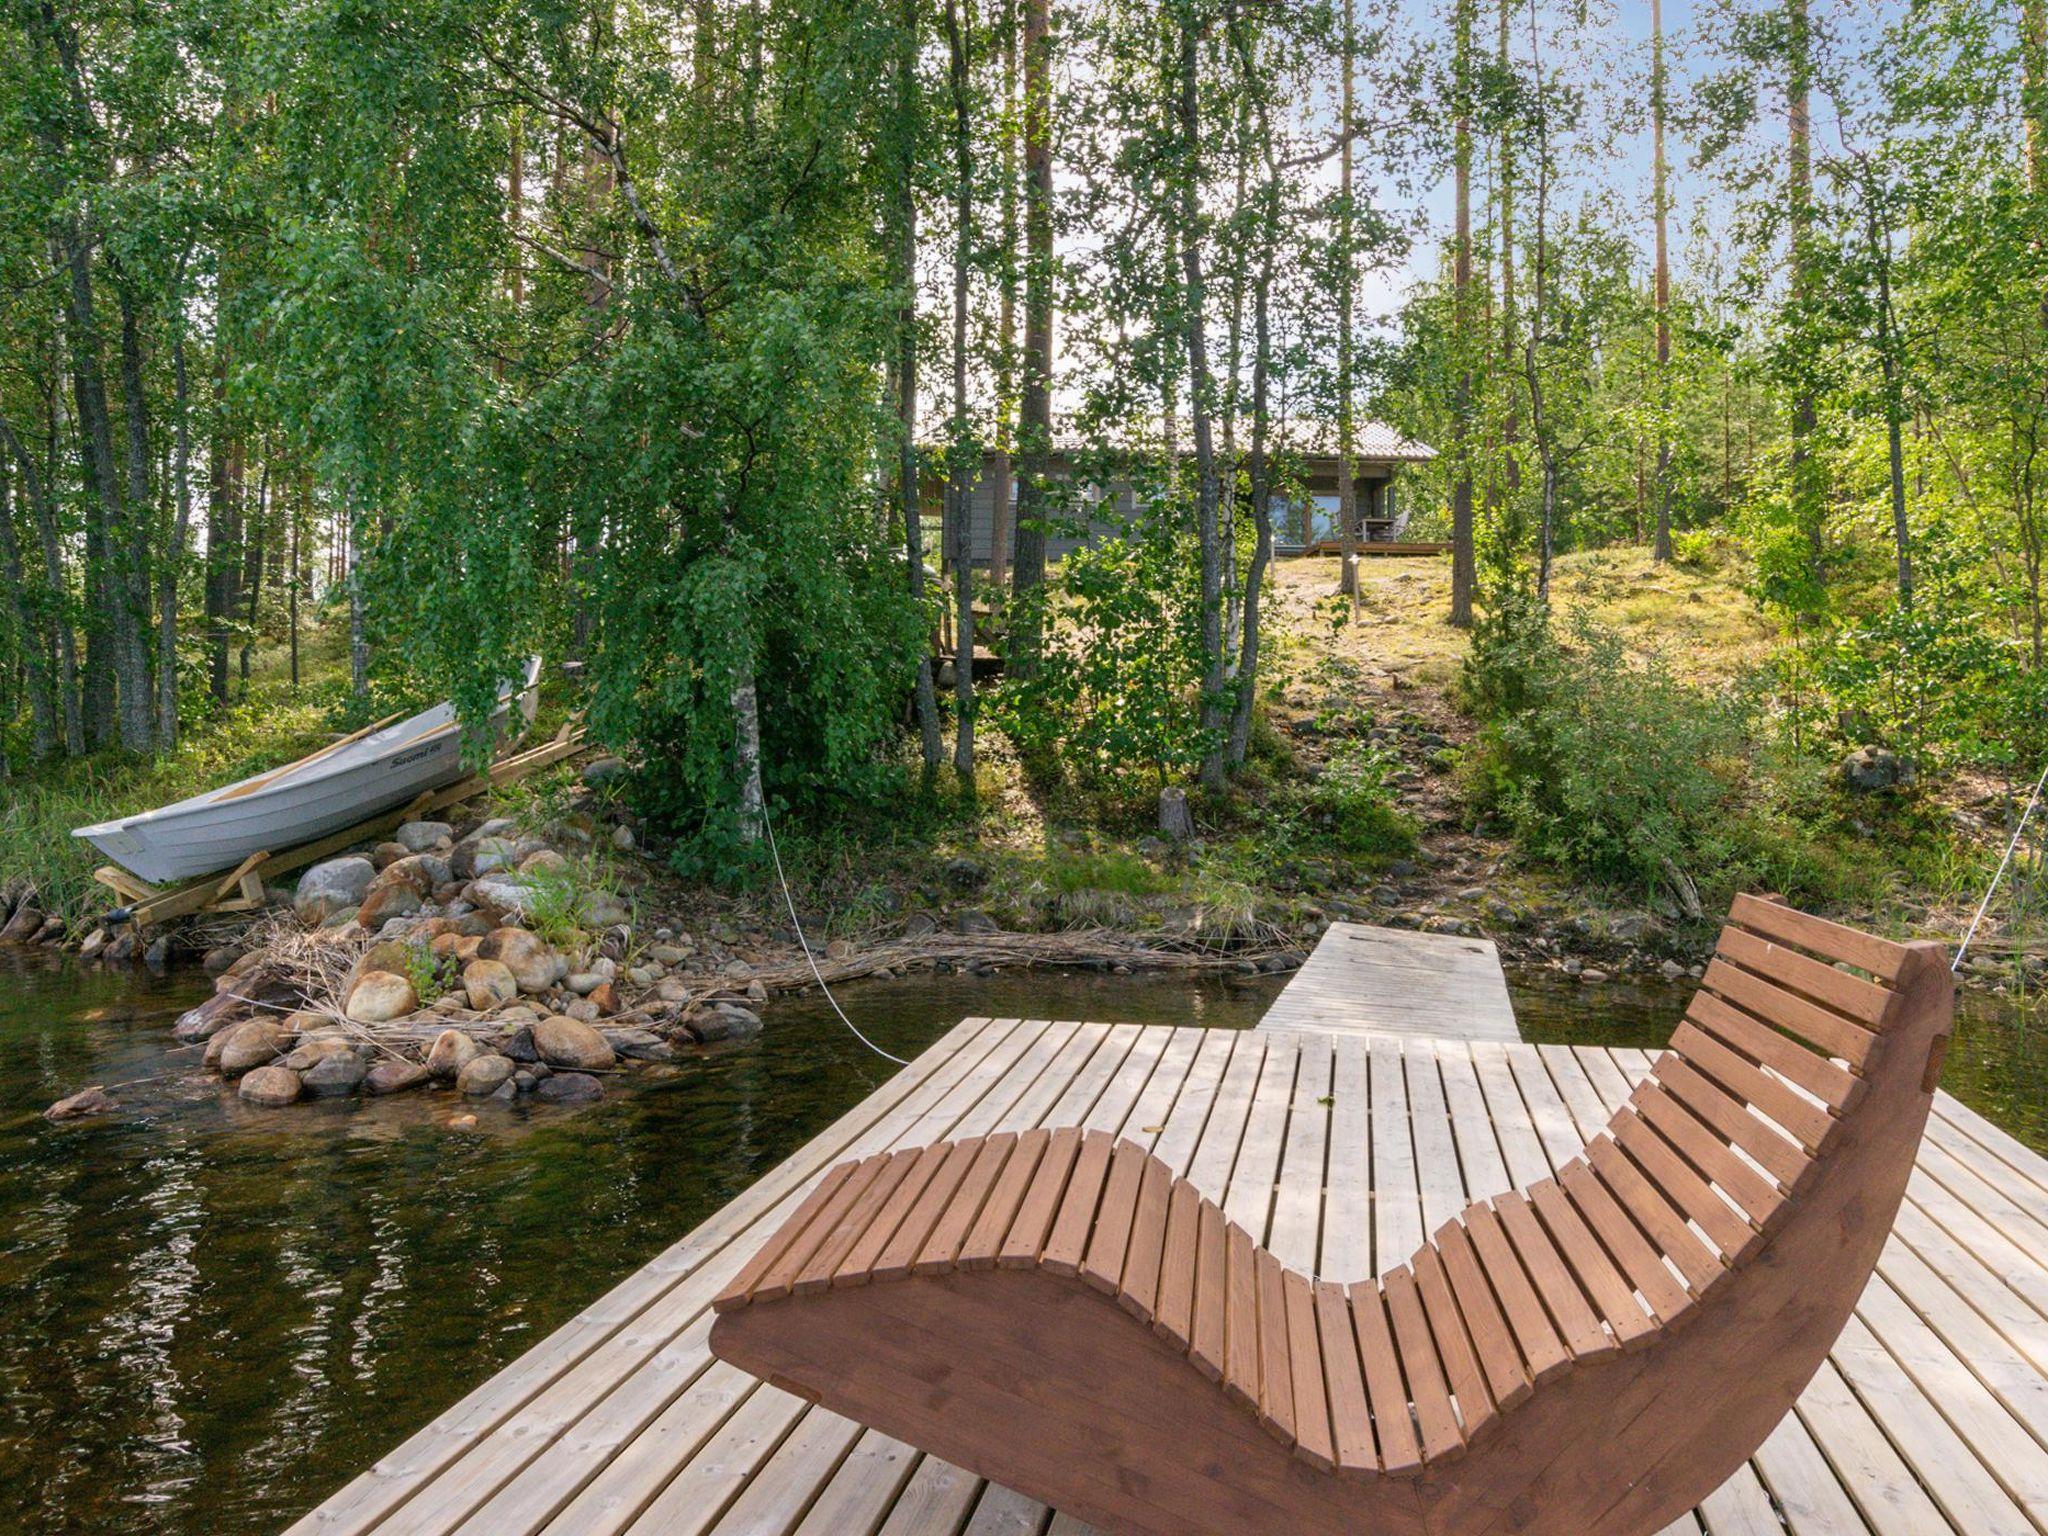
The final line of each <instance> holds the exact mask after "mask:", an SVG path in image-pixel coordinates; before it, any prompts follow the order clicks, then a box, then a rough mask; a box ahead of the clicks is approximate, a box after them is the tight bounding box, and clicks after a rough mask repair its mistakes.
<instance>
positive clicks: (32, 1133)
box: [0, 953, 2048, 1536]
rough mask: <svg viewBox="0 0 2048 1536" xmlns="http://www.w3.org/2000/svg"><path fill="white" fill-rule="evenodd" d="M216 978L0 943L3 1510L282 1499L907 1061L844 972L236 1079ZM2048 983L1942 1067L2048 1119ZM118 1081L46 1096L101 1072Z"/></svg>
mask: <svg viewBox="0 0 2048 1536" xmlns="http://www.w3.org/2000/svg"><path fill="white" fill-rule="evenodd" d="M208 990H209V987H208V984H207V983H206V982H205V981H204V980H203V979H202V978H196V977H183V978H177V977H174V978H170V979H153V978H149V977H147V976H146V975H144V974H142V973H139V972H138V973H132V974H131V973H121V974H113V973H107V972H96V971H88V970H81V969H78V968H75V967H70V966H66V965H62V964H59V963H57V962H49V963H48V964H47V965H45V964H44V963H43V962H41V961H40V960H33V959H32V960H29V961H26V962H24V961H23V960H21V959H20V958H19V957H16V958H14V959H9V958H8V957H6V956H5V955H4V953H0V1061H4V1062H5V1063H6V1064H7V1068H8V1070H7V1071H6V1072H5V1074H4V1075H0V1307H4V1312H0V1316H4V1318H5V1324H6V1326H5V1331H4V1335H0V1394H4V1397H5V1403H6V1413H5V1416H4V1419H0V1531H6V1532H12V1531H35V1532H92V1533H95V1536H101V1533H130V1532H133V1533H142V1532H148V1533H194V1536H198V1533H204V1536H254V1533H269V1532H274V1531H277V1530H279V1529H280V1528H281V1527H283V1526H284V1525H285V1524H286V1523H288V1522H289V1521H290V1520H291V1519H293V1518H295V1517H296V1516H297V1515H299V1514H300V1513H302V1512H303V1511H304V1510H305V1509H307V1508H309V1507H310V1506H311V1505H313V1504H314V1503H316V1502H318V1501H319V1499H321V1498H322V1497H324V1496H325V1495H326V1494H327V1493H329V1492H331V1491H332V1490H333V1489H335V1488H337V1487H339V1486H340V1485H341V1484H342V1483H343V1482H345V1481H347V1480H348V1478H350V1477H351V1476H353V1475H354V1474H355V1473H356V1472H358V1471H360V1470H361V1469H362V1468H363V1467H365V1466H367V1465H368V1464H369V1463H370V1462H371V1461H372V1460H374V1459H375V1458H376V1457H377V1456H378V1455H379V1454H381V1453H382V1452H384V1451H386V1450H388V1449H389V1448H391V1447H392V1446H393V1445H395V1444H396V1443H397V1442H398V1441H399V1440H400V1439H402V1438H403V1437H404V1436H405V1435H406V1434H407V1433H409V1432H410V1431H411V1430H413V1429H415V1428H417V1427H418V1426H419V1425H421V1424H423V1423H425V1422H426V1421H427V1420H428V1419H430V1418H432V1417H433V1416H434V1415H435V1414H436V1413H437V1412H439V1411H440V1410H441V1409H442V1408H444V1407H446V1406H447V1405H448V1404H450V1403H452V1402H453V1401H455V1400H456V1399H457V1398H458V1397H460V1396H461V1395H462V1394H463V1393H465V1392H466V1391H468V1390H469V1389H470V1388H471V1387H472V1386H474V1385H476V1384H477V1383H478V1382H480V1381H482V1380H484V1379H485V1378H486V1377H488V1376H490V1375H491V1374H492V1373H493V1372H495V1371H496V1370H498V1369H499V1368H500V1367H502V1366H503V1365H505V1364H507V1363H508V1362H510V1361H511V1360H512V1359H513V1358H515V1357H516V1356H517V1355H519V1354H520V1353H521V1352H522V1351H524V1350H525V1349H526V1348H527V1347H528V1346H529V1345H531V1344H532V1343H533V1342H534V1341H535V1340H536V1339H538V1338H540V1337H542V1336H544V1335H545V1334H547V1333H548V1332H550V1331H552V1330H553V1329H554V1328H556V1327H558V1326H560V1325H561V1324H562V1323H563V1322H565V1321H567V1320H568V1318H569V1317H571V1316H572V1315H573V1314H574V1313H576V1312H577V1311H578V1310H580V1309H581V1308H582V1307H584V1306H585V1305H587V1304H588V1303H589V1302H590V1301H591V1300H593V1299H594V1298H595V1297H596V1296H598V1295H599V1294H600V1293H601V1292H603V1291H605V1290H606V1289H608V1288H609V1287H610V1286H611V1285H612V1284H614V1283H615V1282H616V1281H617V1280H619V1279H620V1278H621V1277H623V1276H624V1275H625V1274H626V1273H628V1272H629V1271H630V1270H632V1269H633V1268H635V1267H636V1266H638V1265H640V1264H642V1263H644V1262H646V1261H647V1260H648V1259H649V1258H651V1257H652V1256H653V1255H654V1254H656V1253H657V1252H659V1251H660V1250H661V1249H662V1248H663V1247H665V1246H667V1244H669V1243H670V1242H672V1241H674V1240H675V1239H676V1238H677V1237H679V1236H681V1235H682V1234H683V1233H684V1232H686V1231H688V1230H689V1229H690V1228H691V1227H693V1226H695V1225H696V1224H697V1223H698V1222H699V1221H701V1220H702V1219H703V1218H704V1217H706V1216H708V1215H709V1214H710V1213H711V1212H712V1211H714V1210H716V1209H717V1208H718V1207H719V1206H720V1205H722V1204H724V1203H725V1202H726V1201H728V1200H730V1199H731V1198H732V1197H733V1196H734V1195H736V1194H737V1193H739V1191H740V1190H741V1189H743V1188H744V1187H745V1186H746V1185H747V1184H749V1183H750V1182H752V1181H753V1180H754V1179H756V1178H758V1177H759V1176H760V1175H761V1174H762V1173H763V1172H765V1171H766V1170H767V1169H768V1168H769V1167H771V1166H773V1165H774V1164H775V1163H776V1162H778V1161H779V1160H781V1159H782V1158H783V1157H784V1156H786V1155H787V1154H788V1153H789V1152H791V1151H793V1150H794V1149H795V1148H796V1147H797V1146H798V1145H799V1144H801V1143H802V1142H803V1141H805V1140H806V1139H808V1138H809V1137H810V1136H811V1135H812V1134H813V1133H814V1132H816V1131H817V1130H819V1129H821V1128H822V1127H823V1126H824V1125H825V1124H826V1123H828V1122H829V1121H830V1120H832V1119H833V1118H835V1117H836V1116H837V1115H839V1114H840V1113H842V1112H843V1111H845V1110H846V1109H848V1108H850V1107H851V1106H852V1105H853V1104H854V1103H856V1102H857V1101H858V1100H859V1099H861V1098H862V1097H863V1096H865V1095H866V1094H867V1093H868V1092H869V1091H871V1090H872V1089H873V1088H874V1087H875V1086H876V1085H877V1084H878V1083H880V1082H881V1081H882V1079H883V1077H884V1076H885V1075H886V1073H887V1072H888V1071H889V1070H891V1069H890V1068H889V1067H888V1066H887V1064H886V1063H883V1062H881V1061H879V1060H877V1059H876V1058H875V1057H873V1056H871V1055H869V1054H868V1053H867V1052H866V1051H864V1050H863V1049H862V1048H861V1047H860V1046H859V1045H858V1044H857V1043H855V1042H854V1041H853V1040H852V1038H851V1037H850V1036H849V1035H848V1034H847V1033H846V1032H845V1030H844V1028H843V1027H842V1026H841V1025H840V1024H839V1023H838V1022H837V1021H836V1020H835V1019H833V1018H832V1016H831V1014H830V1013H829V1012H828V1011H827V1010H826V1009H825V1007H824V1005H823V1004H822V1002H816V1001H802V1000H793V1001H788V1002H783V1003H778V1004H777V1005H775V1007H774V1008H773V1009H772V1011H771V1012H770V1013H769V1015H768V1021H769V1027H768V1031H767V1033H766V1034H765V1035H764V1036H763V1037H762V1039H760V1040H758V1041H755V1042H751V1043H748V1044H745V1045H740V1046H735V1047H731V1048H726V1049H721V1050H718V1051H714V1052H709V1053H706V1054H704V1055H702V1056H700V1057H698V1058H696V1059H694V1060H692V1061H690V1062H688V1063H687V1064H684V1065H681V1066H678V1067H676V1068H674V1069H672V1070H667V1071H665V1072H664V1073H663V1074H662V1075H661V1076H659V1077H650V1078H642V1079H640V1080H638V1081H637V1082H636V1084H635V1085H634V1086H632V1087H630V1088H627V1089H625V1090H623V1091H620V1092H617V1093H615V1094H614V1095H613V1096H612V1097H611V1098H609V1099H608V1100H606V1101H605V1102H604V1103H602V1104H599V1105H596V1106H593V1107H590V1108H587V1109H582V1110H574V1111H571V1110H550V1109H547V1108H545V1107H540V1106H536V1107H534V1108H531V1109H525V1108H521V1109H512V1110H498V1109H495V1108H493V1109H490V1110H487V1111H486V1112H484V1113H482V1114H481V1115H480V1124H479V1127H478V1129H477V1130H475V1131H470V1132H457V1131H451V1130H449V1129H447V1127H446V1125H445V1123H444V1122H445V1121H446V1120H447V1118H448V1117H449V1114H450V1112H451V1101H450V1100H448V1099H447V1098H445V1097H435V1096H427V1095H416V1096H412V1097H410V1098H401V1099H397V1100H382V1101H375V1102H365V1103H358V1104H338V1105H317V1106H302V1107H300V1108H297V1109H294V1110H292V1111H289V1112H285V1113H263V1112H258V1111H250V1110H245V1109H244V1108H243V1106H242V1105H241V1104H240V1103H239V1101H237V1100H236V1099H234V1098H233V1097H232V1096H231V1095H229V1094H226V1093H224V1092H223V1091H222V1090H221V1088H220V1086H219V1085H218V1084H217V1083H216V1082H214V1081H213V1080H211V1079H209V1078H206V1077H202V1076H200V1075H199V1074H198V1073H197V1071H196V1063H194V1062H193V1057H194V1056H196V1054H197V1053H196V1052H191V1053H186V1054H184V1055H169V1056H167V1055H166V1051H165V1047H166V1045H167V1044H168V1036H167V1030H168V1028H169V1025H170V1022H171V1020H172V1019H173V1018H175V1017H176V1015H177V1014H178V1013H179V1012H180V1011H182V1010H183V1009H184V1008H185V1007H188V1006H190V1005H191V1003H192V1002H194V1001H196V1000H197V999H198V998H200V997H203V996H204V995H206V993H207V991H208ZM1275 990H1277V986H1276V984H1275V983H1272V982H1268V981H1260V982H1257V983H1253V984H1246V985H1240V984H1233V983H1226V982H1203V983H1195V982H1190V981H1187V980H1185V979H1159V978H1146V977H1135V976H1134V977H1113V976H1096V975H1081V976H1071V975H1058V974H1044V975H1031V976H1022V975H1007V976H999V977H991V978H969V977H920V978H914V979H908V980H903V981H897V982H888V983H870V984H867V985H864V986H860V987H850V988H847V989H845V991H844V993H843V996H844V998H845V1000H846V1001H847V1002H848V1005H849V1010H850V1011H852V1012H853V1013H854V1016H855V1017H856V1019H858V1021H859V1022H860V1023H861V1025H862V1027H863V1028H864V1029H867V1030H868V1031H869V1032H870V1033H871V1034H873V1035H874V1036H875V1038H876V1039H877V1040H878V1042H879V1043H881V1044H882V1045H884V1046H886V1047H887V1048H888V1049H890V1050H892V1051H895V1052H896V1053H898V1054H900V1055H906V1056H907V1055H911V1054H913V1053H914V1052H916V1051H917V1050H919V1049H920V1048H922V1047H923V1046H925V1045H927V1044H929V1043H930V1042H931V1041H932V1040H933V1039H935V1038H936V1037H937V1036H938V1035H939V1034H940V1033H942V1032H943V1031H944V1030H945V1029H946V1028H947V1027H949V1026H950V1025H951V1024H953V1023H954V1022H955V1021H956V1020H958V1019H959V1018H960V1017H962V1016H963V1015H967V1014H988V1015H996V1016H1003V1015H1011V1014H1023V1015H1031V1016H1037V1017H1047V1016H1052V1017H1066V1018H1093V1019H1117V1020H1130V1021H1134V1022H1139V1023H1196V1024H1205V1025H1209V1026H1212V1027H1222V1028H1231V1027H1243V1026H1247V1025H1250V1024H1252V1023H1254V1022H1256V1020H1257V1019H1258V1017H1259V1016H1260V1015H1261V1014H1262V1013H1263V1012H1264V1010H1265V1007H1266V1005H1267V1002H1268V1001H1269V999H1270V998H1271V996H1272V994H1273V992H1274V991H1275ZM1514 991H1515V1004H1516V1009H1517V1012H1518V1013H1519V1015H1520V1016H1521V1018H1522V1021H1523V1027H1524V1030H1525V1032H1526V1033H1528V1034H1529V1035H1530V1036H1531V1037H1532V1038H1537V1039H1544V1040H1565V1041H1570V1042H1572V1043H1602V1044H1618V1045H1641V1046H1654V1045H1657V1044H1661V1043H1662V1041H1663V1039H1664V1038H1665V1037H1666V1036H1667V1035H1668V1034H1669V1032H1670V1029H1671V1026H1672V1023H1673V1022H1674V1021H1675V1019H1676V1018H1677V1015H1678V1013H1679V1011H1680V1009H1681V1008H1682V1007H1683V1005H1684V1001H1685V998H1686V996H1687V995H1688V992H1689V988H1686V987H1665V986H1642V987H1638V986H1615V985H1610V986H1603V987H1597V988H1591V987H1581V986H1578V985H1576V984H1574V983H1570V982H1567V981H1565V980H1563V979H1562V978H1558V977H1554V976H1549V975H1539V976H1528V977H1519V978H1516V981H1515V987H1514ZM2041 1024H2042V1016H2041V1014H2040V1013H2039V1011H2038V1010H2036V1011H2033V1012H2032V1013H2031V1015H2030V1013H2029V1011H2028V1010H2025V1009H2022V1008H2019V1007H2017V1006H2015V1005H2006V1004H1989V1003H1984V1002H1977V1003H1974V1004H1973V1005H1972V1006H1971V1007H1970V1008H1969V1009H1968V1010H1966V1017H1965V1021H1964V1024H1963V1026H1962V1027H1961V1029H1960V1030H1959V1032H1958V1039H1957V1044H1956V1048H1955V1050H1954V1051H1953V1052H1952V1053H1951V1055H1950V1058H1949V1068H1948V1078H1947V1081H1948V1084H1949V1086H1950V1087H1951V1088H1953V1089H1954V1090H1955V1091H1956V1092H1958V1093H1959V1094H1960V1095H1962V1096H1963V1097H1964V1098H1966V1099H1967V1100H1968V1101H1969V1102H1971V1103H1972V1104H1974V1105H1975V1106H1977V1107H1978V1108H1980V1109H1982V1110H1984V1111H1985V1112H1986V1113H1987V1114H1990V1115H1992V1116H1993V1118H1995V1119H1997V1120H1999V1121H2000V1123H2002V1124H2004V1125H2006V1126H2007V1127H2009V1128H2010V1129H2012V1130H2013V1131H2015V1132H2016V1133H2017V1134H2019V1135H2021V1136H2022V1137H2024V1138H2025V1139H2027V1140H2028V1141H2029V1142H2031V1143H2032V1144H2033V1145H2035V1146H2037V1147H2048V1067H2044V1062H2043V1053H2042V1051H2041V1049H2040V1042H2039V1039H2038V1035H2037V1032H2038V1030H2039V1029H2040V1028H2041ZM145 1078H147V1079H150V1080H149V1081H138V1082H135V1085H134V1086H132V1087H128V1088H125V1089H123V1090H122V1091H121V1092H120V1093H119V1095H118V1097H119V1099H120V1101H121V1107H120V1109H119V1110H117V1111H116V1112H114V1113H112V1114H109V1115H106V1116H102V1117H100V1118H97V1119H94V1120H88V1121H83V1122H79V1123H76V1124H73V1125H69V1126H51V1125H48V1124H46V1123H45V1122H44V1121H43V1120H42V1119H41V1118H40V1111H41V1110H42V1109H43V1108H44V1107H45V1106H46V1105H47V1104H49V1103H50V1102H51V1101H52V1100H53V1099H55V1098H57V1097H59V1096H60V1095H62V1094H64V1093H67V1092H70V1091H72V1090H73V1089H75V1088H77V1087H79V1086H81V1085H83V1084H85V1083H89V1082H105V1083H109V1084H115V1083H124V1082H130V1081H133V1080H138V1079H145Z"/></svg>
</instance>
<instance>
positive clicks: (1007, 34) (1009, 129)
mask: <svg viewBox="0 0 2048 1536" xmlns="http://www.w3.org/2000/svg"><path fill="white" fill-rule="evenodd" d="M1017 26H1018V15H1017V0H1005V4H1004V11H1003V129H1002V172H1001V174H1002V219H1003V234H1002V241H1003V254H1002V259H1001V262H1000V264H999V271H1000V274H1001V284H1000V287H1001V297H1000V299H999V301H998V302H999V308H998V312H997V318H996V441H995V449H994V452H993V453H992V454H991V455H990V458H989V482H990V483H989V550H988V587H989V595H990V598H991V600H993V601H998V602H999V601H1001V599H1002V595H1003V591H1004V589H1005V588H1006V587H1007V586H1008V585H1009V580H1010V546H1011V541H1012V540H1013V539H1014V538H1015V536H1016V535H1015V528H1014V519H1013V517H1012V515H1011V514H1012V513H1013V512H1014V511H1015V503H1014V502H1013V501H1012V500H1011V494H1010V491H1011V487H1010V482H1011V480H1012V478H1013V473H1012V470H1011V467H1010V449H1011V446H1012V444H1013V443H1014V442H1015V432H1016V427H1015V423H1016V413H1017V235H1018V227H1017V126H1018V125H1017V108H1018V101H1017Z"/></svg>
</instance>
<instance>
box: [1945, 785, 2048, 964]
mask: <svg viewBox="0 0 2048 1536" xmlns="http://www.w3.org/2000/svg"><path fill="white" fill-rule="evenodd" d="M2043 785H2048V767H2043V768H2042V769H2041V777H2039V778H2038V779H2036V780H2034V792H2033V794H2031V795H2029V796H2028V797H2027V808H2026V810H2024V811H2022V812H2021V813H2020V824H2019V825H2018V826H2016V827H2014V828H2013V829H2012V836H2011V838H2009V839H2008V840H2007V842H2006V845H2005V857H2004V858H2002V859H2000V860H1999V861H1998V869H1997V871H1996V873H1994V874H1993V875H1992V877H1991V884H1990V885H1989V886H1988V887H1986V889H1985V891H1984V899H1983V900H1982V901H1980V902H1978V903H1977V915H1976V916H1975V917H1973V918H1971V919H1970V927H1969V931H1968V932H1967V933H1965V934H1964V935H1963V942H1962V943H1961V944H1960V945H1958V946H1957V948H1956V957H1955V959H1954V960H1953V961H1951V962H1950V964H1949V974H1951V975H1954V974H1955V973H1956V972H1957V971H1960V970H1961V969H1962V968H1963V956H1964V955H1966V954H1968V953H1969V952H1970V941H1971V940H1972V939H1974V938H1976V937H1977V925H1978V924H1979V923H1981V922H1983V921H1984V913H1985V911H1986V910H1987V909H1989V907H1990V906H1991V898H1992V897H1993V896H1995V895H1997V894H1998V885H1999V882H2000V881H2001V880H2003V879H2004V878H2005V871H2006V866H2008V865H2009V864H2011V863H2012V855H2013V850H2014V849H2016V848H2018V847H2019V845H2020V839H2021V838H2022V837H2024V836H2025V835H2026V831H2027V823H2028V822H2029V821H2031V820H2033V816H2034V807H2036V806H2037V805H2039V804H2040V803H2041V789H2042V786H2043Z"/></svg>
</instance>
